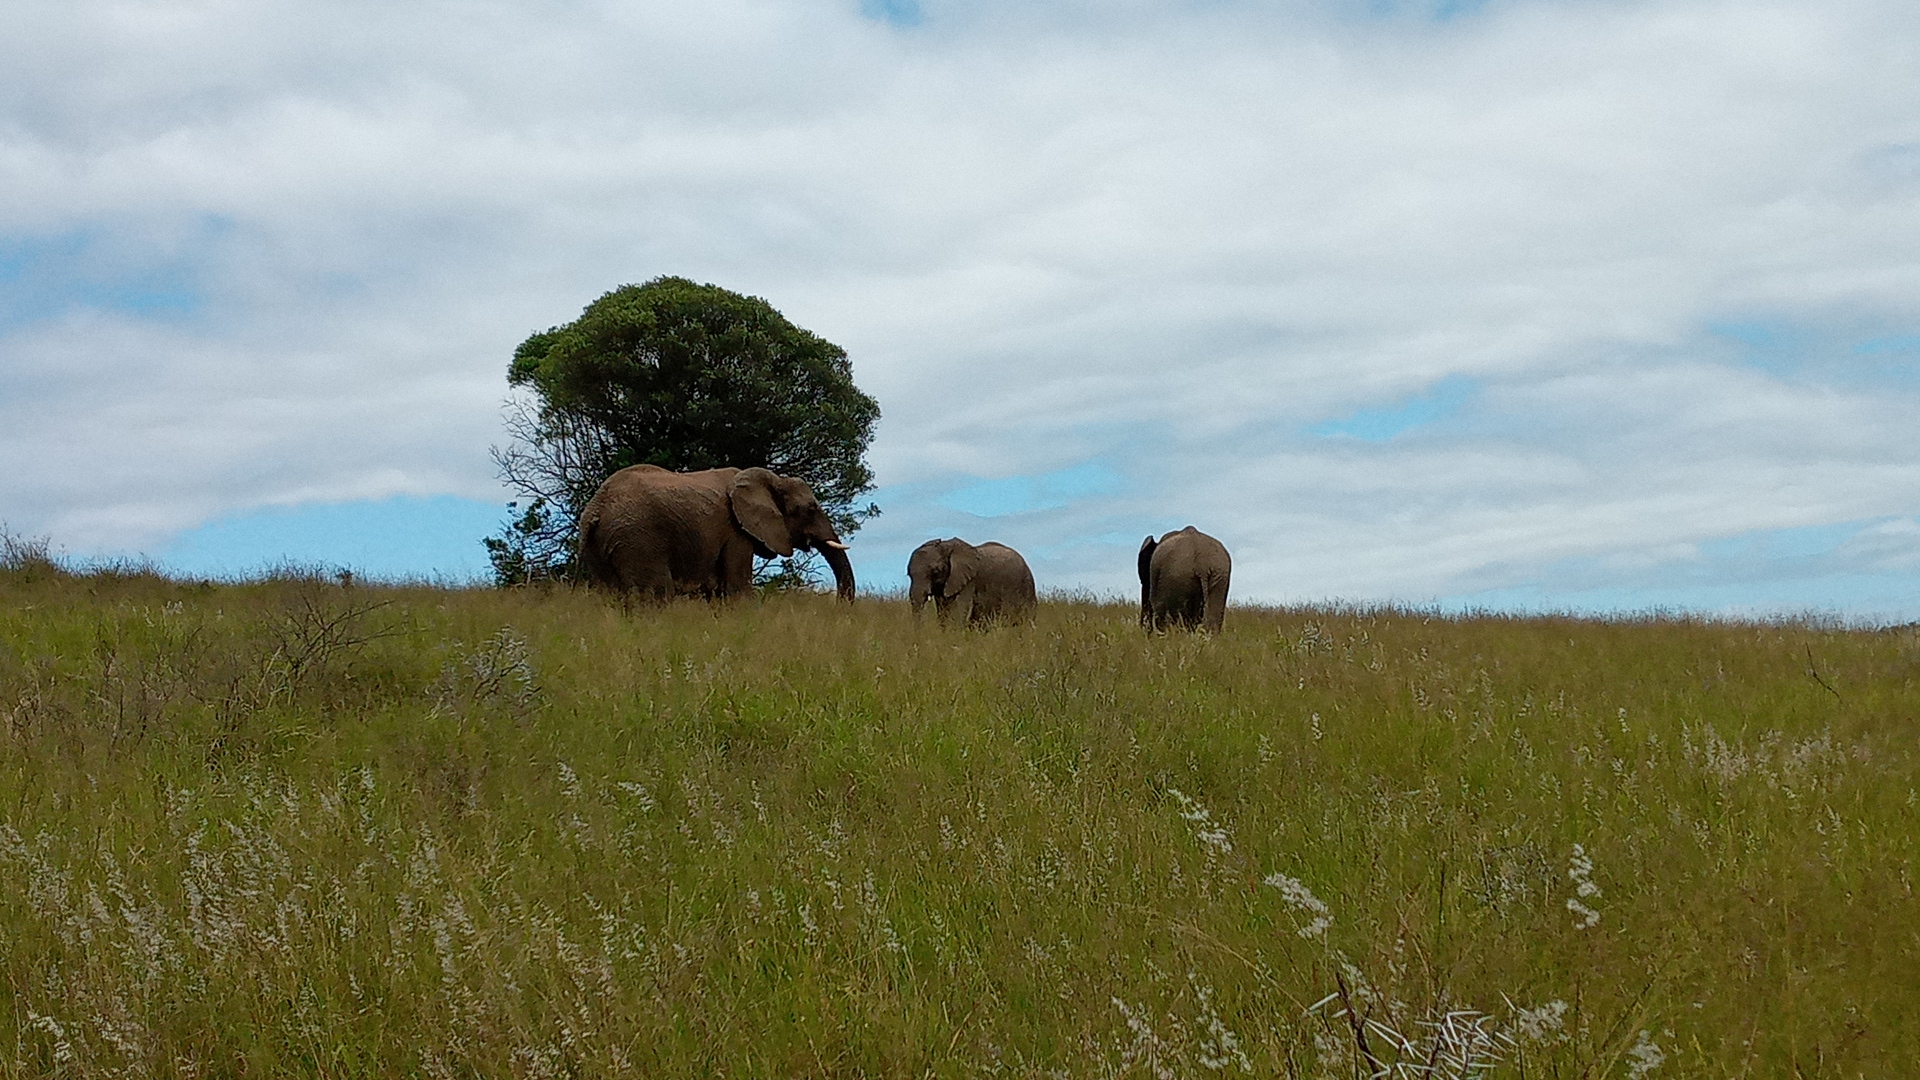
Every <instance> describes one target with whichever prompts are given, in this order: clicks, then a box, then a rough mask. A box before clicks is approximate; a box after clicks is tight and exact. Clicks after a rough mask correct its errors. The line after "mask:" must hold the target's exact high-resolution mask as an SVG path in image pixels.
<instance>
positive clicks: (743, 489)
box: [727, 469, 793, 556]
mask: <svg viewBox="0 0 1920 1080" xmlns="http://www.w3.org/2000/svg"><path fill="white" fill-rule="evenodd" d="M773 482H774V475H773V474H772V473H770V472H768V471H767V470H765V469H741V470H740V475H738V476H736V477H734V478H733V487H732V488H730V489H728V492H727V501H728V502H730V503H732V504H733V520H735V521H737V522H739V523H740V527H741V528H742V529H745V530H746V531H747V535H748V536H751V537H753V538H754V539H755V540H758V541H760V543H762V544H763V545H765V546H766V549H767V550H768V551H771V552H773V553H774V554H775V555H782V556H784V555H791V554H793V539H792V538H791V537H790V536H788V535H787V519H786V517H785V516H783V515H782V514H781V513H780V506H779V504H778V503H775V502H774V501H773Z"/></svg>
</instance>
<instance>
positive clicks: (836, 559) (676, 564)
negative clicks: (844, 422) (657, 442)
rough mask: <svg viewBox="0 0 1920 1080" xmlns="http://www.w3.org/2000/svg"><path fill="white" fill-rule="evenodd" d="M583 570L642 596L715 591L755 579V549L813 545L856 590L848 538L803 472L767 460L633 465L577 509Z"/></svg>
mask: <svg viewBox="0 0 1920 1080" xmlns="http://www.w3.org/2000/svg"><path fill="white" fill-rule="evenodd" d="M579 545H580V546H579V548H578V550H577V556H578V562H579V568H580V574H581V576H582V577H583V578H584V579H585V580H587V581H588V582H591V583H593V584H596V585H600V586H604V587H607V588H611V589H613V590H615V591H617V592H620V593H623V594H627V595H638V596H639V597H641V598H643V599H651V600H666V599H668V598H671V597H675V596H704V597H707V598H709V599H719V598H722V597H727V596H734V595H738V594H741V593H745V592H748V591H749V590H751V589H752V587H753V557H754V556H755V555H758V556H760V557H761V558H763V559H770V558H773V557H774V556H776V555H781V556H785V555H791V554H793V553H794V552H795V551H803V550H812V551H818V552H819V553H820V554H821V555H823V556H825V558H826V560H827V565H828V566H830V567H832V568H833V577H834V581H835V583H836V584H837V585H838V586H839V592H840V598H841V599H843V600H852V599H853V566H852V564H851V563H849V562H848V561H847V545H845V544H843V543H841V542H840V536H839V534H838V533H836V532H835V531H834V528H833V522H832V520H831V519H829V518H828V517H827V514H826V511H825V510H823V509H822V508H821V506H820V500H819V499H817V498H815V497H814V494H813V489H812V488H810V487H808V486H807V484H806V482H805V481H803V480H796V479H794V478H793V477H791V476H781V475H779V474H777V473H774V472H770V471H768V470H766V469H708V470H707V471H705V472H688V473H677V472H670V471H668V470H666V469H662V468H660V467H658V466H656V465H634V466H631V467H629V468H625V469H621V470H620V471H619V472H617V473H614V474H613V475H612V476H609V477H607V479H606V480H605V482H603V483H602V484H601V485H600V489H599V490H598V491H596V492H594V493H593V498H591V499H589V500H587V505H586V507H585V508H584V509H582V510H581V511H580V541H579Z"/></svg>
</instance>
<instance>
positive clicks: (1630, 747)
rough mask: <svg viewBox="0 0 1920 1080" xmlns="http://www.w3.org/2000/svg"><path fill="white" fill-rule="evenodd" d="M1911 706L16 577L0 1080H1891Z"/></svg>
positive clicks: (765, 610)
mask: <svg viewBox="0 0 1920 1080" xmlns="http://www.w3.org/2000/svg"><path fill="white" fill-rule="evenodd" d="M1916 677H1920V639H1917V638H1916V634H1915V632H1914V630H1913V629H1912V628H1907V629H1900V630H1892V631H1878V632H1874V631H1860V630H1847V629H1841V628H1835V627H1825V626H1819V625H1809V624H1781V625H1746V624H1733V623H1715V622H1702V621H1690V620H1684V619H1647V620H1637V621H1614V622H1598V621H1579V620H1571V619H1555V618H1540V619H1508V618H1493V617H1488V618H1464V619H1450V618H1438V617H1429V616H1425V615H1421V614H1418V613H1409V612H1402V611H1390V610H1381V611H1334V610H1313V609H1298V610H1265V611H1263V610H1253V609H1235V610H1234V611H1233V612H1231V614H1230V615H1229V618H1228V622H1227V628H1226V631H1225V632H1224V633H1223V634H1222V635H1221V636H1219V637H1218V638H1217V639H1212V640H1209V639H1206V638H1202V637H1197V636H1188V635H1184V634H1175V635H1169V636H1165V637H1149V636H1147V635H1145V634H1143V633H1142V632H1141V631H1140V629H1139V627H1138V626H1137V625H1136V623H1135V615H1134V612H1133V611H1132V610H1130V609H1129V608H1127V607H1125V606H1117V605H1100V604H1092V603H1074V602H1064V601H1061V602H1053V603H1047V604H1043V605H1042V608H1041V611H1040V615H1039V618H1038V621H1037V622H1036V623H1035V624H1034V625H1032V626H1030V627H1009V628H1001V629H998V630H995V631H992V632H987V633H980V632H970V631H965V630H959V629H951V628H942V627H940V626H938V625H935V624H933V623H931V622H916V621H915V620H914V619H913V618H912V617H911V615H910V614H909V612H907V610H906V608H905V605H904V604H901V603H895V602H886V601H862V602H861V603H859V604H857V605H854V606H852V607H851V608H849V607H845V606H842V605H839V604H837V603H835V602H834V601H832V600H830V599H826V598H818V597H812V596H789V597H784V598H777V599H773V600H769V601H765V602H746V603H739V604H734V605H732V606H727V607H722V608H717V609H716V608H710V607H706V606H702V605H698V604H683V605H675V606H672V607H668V608H665V609H654V610H640V611H635V612H631V613H627V612H622V611H621V610H620V608H619V607H618V606H616V605H613V604H610V603H608V602H606V601H605V600H604V599H602V598H599V597H596V596H593V595H589V594H584V593H577V592H569V591H564V590H559V591H550V592H537V591H524V592H523V591H491V590H466V591H463V590H442V589H428V588H368V587H354V588H342V587H340V586H339V585H338V584H335V583H332V582H327V581H320V580H301V579H298V578H289V579H286V580H274V581H265V582H259V583H253V584H246V585H223V586H205V585H187V584H178V583H173V582H168V581H165V580H161V579H159V578H155V577H151V576H144V575H139V574H119V575H115V574H100V575H94V576H74V575H69V574H64V573H61V572H59V571H58V570H57V568H53V567H51V566H40V565H38V564H34V565H26V564H21V565H17V566H15V567H14V569H13V570H12V571H10V572H9V573H7V574H5V575H0V883H4V884H0V1071H4V1073H5V1074H7V1075H14V1076H40V1075H74V1076H81V1075H86V1076H94V1075H102V1076H104V1075H127V1076H148V1077H186V1076H216V1075H218V1076H237V1075H241V1074H245V1075H249V1076H262V1075H324V1076H375V1075H378V1076H395V1075H423V1076H430V1077H442V1076H488V1077H495V1076H528V1077H557V1076H603V1075H604V1076H612V1075H635V1076H645V1077H672V1076H740V1077H746V1076H769V1077H772V1076H779V1077H793V1076H903V1077H904V1076H914V1077H918V1076H939V1077H948V1076H973V1075H982V1074H1003V1075H1013V1076H1068V1077H1080V1076H1142V1077H1171V1076H1204V1075H1211V1074H1215V1073H1219V1074H1226V1075H1251V1076H1302V1077H1306V1076H1336V1077H1347V1076H1355V1075H1365V1074H1366V1073H1367V1072H1369V1071H1378V1070H1381V1069H1391V1068H1398V1069H1400V1070H1401V1071H1400V1072H1397V1073H1395V1075H1403V1076H1412V1075H1432V1076H1466V1075H1494V1076H1514V1077H1520V1076H1528V1077H1549V1076H1552V1077H1576V1076H1584V1077H1598V1076H1636V1077H1637V1076H1645V1075H1654V1076H1665V1075H1675V1076H1681V1075H1684V1076H1714V1077H1717V1076H1728V1077H1733V1076H1753V1077H1763V1076H1766V1077H1771V1076H1795V1075H1799V1076H1835V1077H1840V1076H1847V1077H1851V1076H1858V1075H1866V1076H1890V1075H1898V1074H1900V1073H1902V1072H1904V1071H1905V1070H1906V1069H1908V1068H1910V1067H1911V1066H1912V1065H1913V1063H1914V1062H1916V1061H1920V907H1917V906H1916V901H1915V898H1914V894H1913V868H1912V865H1911V863H1912V861H1913V858H1914V856H1915V853H1916V852H1920V827H1917V826H1920V805H1916V800H1917V797H1916V794H1915V792H1916V788H1920V745H1917V744H1916V743H1917V737H1920V726H1917V725H1916V717H1917V716H1920V687H1917V686H1916ZM1418 1069H1425V1070H1426V1071H1425V1072H1421V1071H1417V1070H1418ZM1488 1069H1490V1070H1491V1071H1490V1072H1489V1071H1488Z"/></svg>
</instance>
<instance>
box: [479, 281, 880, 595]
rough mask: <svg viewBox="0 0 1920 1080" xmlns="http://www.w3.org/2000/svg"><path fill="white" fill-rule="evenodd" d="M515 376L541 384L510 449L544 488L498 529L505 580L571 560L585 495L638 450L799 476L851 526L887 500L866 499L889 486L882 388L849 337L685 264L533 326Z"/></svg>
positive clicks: (696, 465)
mask: <svg viewBox="0 0 1920 1080" xmlns="http://www.w3.org/2000/svg"><path fill="white" fill-rule="evenodd" d="M507 381H508V383H509V384H510V385H512V386H514V387H516V388H521V389H523V390H526V391H530V392H531V393H530V396H523V397H521V398H519V399H518V400H517V402H516V406H515V408H514V410H513V411H512V412H510V414H509V417H508V427H509V429H510V433H511V434H512V435H513V436H514V444H513V445H512V446H510V447H508V448H507V449H505V450H496V451H495V454H494V457H495V460H496V461H497V462H498V463H499V465H500V470H501V475H502V477H503V478H504V479H506V480H507V482H508V483H510V484H512V485H513V486H514V487H515V488H516V489H517V490H519V491H520V492H521V493H522V494H523V495H524V496H526V497H527V498H528V500H529V502H528V504H527V509H526V511H525V513H524V514H523V516H522V517H521V518H520V519H519V520H518V521H516V522H514V523H513V524H511V525H509V526H508V528H507V530H506V533H505V534H503V535H502V536H501V537H497V538H489V539H488V540H487V547H488V549H489V553H490V555H491V557H492V559H493V562H494V570H495V573H496V576H497V577H499V578H500V579H501V580H502V581H514V580H525V579H526V578H528V577H538V576H541V575H542V574H543V573H548V572H552V571H553V570H554V569H555V568H558V567H560V566H561V565H562V564H564V562H565V561H566V559H567V558H568V557H569V555H570V553H571V549H572V543H573V529H574V522H575V520H576V519H577V518H578V517H579V511H580V508H581V507H582V506H584V505H585V504H586V501H587V499H589V498H590V497H592V495H593V492H594V490H595V489H596V488H598V487H599V485H600V482H601V481H602V480H604V479H606V478H607V477H608V476H610V475H612V474H613V473H614V472H616V471H618V470H620V469H622V468H625V467H626V466H629V465H641V464H648V465H659V466H661V467H663V468H667V469H673V470H676V471H685V470H694V469H714V468H722V467H729V466H731V467H737V468H748V467H752V466H756V465H757V466H762V467H764V468H768V469H772V470H773V471H774V472H777V473H783V474H785V475H788V476H797V477H799V478H801V479H803V480H805V481H806V482H807V483H808V484H809V485H810V486H811V487H812V488H813V490H814V494H816V495H817V496H819V498H820V502H821V505H822V506H824V507H825V508H826V509H827V510H828V512H829V513H831V514H832V515H833V516H834V519H835V524H836V525H837V526H838V527H839V528H840V530H841V533H842V535H846V534H848V533H851V532H852V531H854V530H856V529H858V528H859V526H860V522H861V520H862V519H864V518H866V517H868V516H871V515H872V514H874V513H877V512H878V510H877V508H875V507H873V506H871V505H869V506H868V507H866V508H864V509H860V508H857V506H856V500H858V499H859V498H860V496H862V495H864V494H866V493H867V492H869V491H871V490H872V489H873V472H872V470H871V469H869V468H868V467H867V464H866V460H865V456H866V449H867V445H868V444H869V443H870V442H872V441H873V426H874V423H875V422H876V421H877V420H878V419H879V418H880V406H879V404H878V403H877V402H875V401H874V400H873V398H871V397H869V396H868V395H866V394H865V393H863V392H861V390H860V388H859V387H857V386H855V385H854V382H853V368H852V365H851V364H850V363H849V362H848V360H847V353H846V350H845V349H842V348H841V347H840V346H838V345H835V344H833V343H832V342H830V341H827V340H826V339H825V338H822V337H820V336H819V335H817V334H814V333H812V332H810V331H807V330H804V329H801V328H800V327H797V326H795V325H793V324H792V323H791V322H788V321H787V319H786V317H785V316H783V315H781V314H780V312H778V311H777V310H775V309H774V307H773V305H771V304H769V303H767V302H766V301H765V300H762V299H760V298H758V297H752V296H742V295H741V294H739V293H736V292H732V291H730V290H727V289H723V288H721V287H719V286H717V285H697V284H695V283H694V282H692V281H689V280H687V279H686V278H679V277H659V278H655V279H653V280H652V281H649V282H647V283H646V284H644V285H624V286H621V287H620V288H618V289H615V290H613V291H612V292H609V293H607V294H606V295H605V296H602V297H600V298H599V299H598V300H595V301H594V302H593V303H591V304H589V305H587V308H586V310H585V311H584V312H582V313H581V315H580V317H579V318H578V319H575V320H574V321H573V322H570V323H567V324H566V325H564V326H556V327H554V328H552V329H550V330H546V331H543V332H541V333H537V334H534V335H532V336H531V337H528V338H527V340H526V341H524V342H522V343H521V344H520V347H519V348H517V349H515V350H514V353H513V361H512V363H511V364H510V365H509V367H508V370H507Z"/></svg>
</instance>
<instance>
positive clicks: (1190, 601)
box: [1140, 525, 1233, 634]
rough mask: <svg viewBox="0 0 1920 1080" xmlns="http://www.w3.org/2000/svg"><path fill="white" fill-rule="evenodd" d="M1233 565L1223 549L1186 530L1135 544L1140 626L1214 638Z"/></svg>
mask: <svg viewBox="0 0 1920 1080" xmlns="http://www.w3.org/2000/svg"><path fill="white" fill-rule="evenodd" d="M1232 576H1233V559H1232V558H1231V557H1230V556H1228V554H1227V548H1226V545H1224V544H1222V543H1221V542H1220V541H1218V540H1215V539H1214V538H1213V537H1211V536H1208V535H1207V534H1206V533H1203V532H1201V531H1200V530H1199V529H1196V528H1194V527H1193V526H1191V525H1189V526H1187V527H1186V528H1184V529H1181V530H1180V531H1179V532H1170V533H1168V534H1167V535H1165V536H1163V537H1161V538H1160V539H1158V540H1155V539H1154V538H1153V537H1151V536H1149V537H1147V538H1146V539H1145V540H1144V541H1142V542H1141V544H1140V625H1142V626H1144V627H1146V628H1147V629H1149V630H1165V629H1166V628H1168V627H1170V626H1180V627H1185V628H1188V629H1192V628H1194V627H1200V628H1203V629H1205V630H1207V631H1208V632H1210V633H1216V634H1217V633H1219V632H1220V624H1221V622H1222V621H1223V620H1225V618H1226V616H1227V580H1228V579H1229V578H1231V577H1232Z"/></svg>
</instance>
